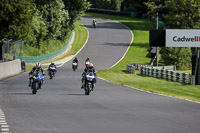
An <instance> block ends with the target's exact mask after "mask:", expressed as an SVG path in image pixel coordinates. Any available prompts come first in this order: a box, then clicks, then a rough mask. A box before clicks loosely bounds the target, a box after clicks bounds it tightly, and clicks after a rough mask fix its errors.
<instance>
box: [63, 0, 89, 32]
mask: <svg viewBox="0 0 200 133" xmlns="http://www.w3.org/2000/svg"><path fill="white" fill-rule="evenodd" d="M63 2H64V5H65V9H66V10H67V11H68V13H69V25H70V28H71V29H73V28H74V23H75V21H77V20H78V19H80V17H81V16H82V15H83V14H84V11H85V10H87V9H88V8H89V7H90V4H89V2H87V0H63Z"/></svg>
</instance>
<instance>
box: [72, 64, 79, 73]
mask: <svg viewBox="0 0 200 133" xmlns="http://www.w3.org/2000/svg"><path fill="white" fill-rule="evenodd" d="M77 68H78V63H76V62H73V63H72V69H73V71H76V69H77Z"/></svg>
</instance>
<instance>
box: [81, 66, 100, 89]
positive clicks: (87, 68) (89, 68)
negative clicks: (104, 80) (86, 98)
mask: <svg viewBox="0 0 200 133" xmlns="http://www.w3.org/2000/svg"><path fill="white" fill-rule="evenodd" d="M88 71H91V72H93V73H94V75H95V77H96V71H95V68H94V66H93V64H92V63H90V64H89V67H86V68H85V69H84V71H83V74H82V86H81V89H83V86H84V84H85V77H86V73H87V72H88ZM95 84H96V80H95V81H94V86H95Z"/></svg>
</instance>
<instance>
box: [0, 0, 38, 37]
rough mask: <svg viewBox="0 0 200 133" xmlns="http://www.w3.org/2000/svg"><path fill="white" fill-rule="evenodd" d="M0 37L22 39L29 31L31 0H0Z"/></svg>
mask: <svg viewBox="0 0 200 133" xmlns="http://www.w3.org/2000/svg"><path fill="white" fill-rule="evenodd" d="M0 8H1V9H2V10H0V29H1V30H0V38H12V39H15V40H18V39H24V38H25V37H26V36H27V35H28V33H29V26H30V25H31V20H32V14H33V12H34V8H35V4H34V3H33V0H1V2H0Z"/></svg>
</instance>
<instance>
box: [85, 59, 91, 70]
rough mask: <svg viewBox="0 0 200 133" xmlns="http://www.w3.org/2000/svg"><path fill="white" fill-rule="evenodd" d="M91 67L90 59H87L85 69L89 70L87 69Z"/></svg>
mask: <svg viewBox="0 0 200 133" xmlns="http://www.w3.org/2000/svg"><path fill="white" fill-rule="evenodd" d="M89 65H90V58H89V57H87V58H86V60H85V67H86V68H87V67H89Z"/></svg>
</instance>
